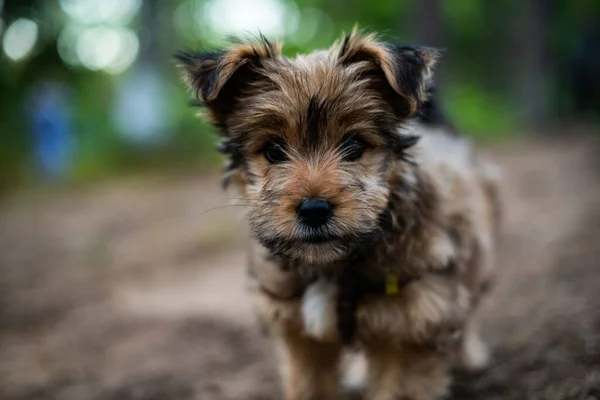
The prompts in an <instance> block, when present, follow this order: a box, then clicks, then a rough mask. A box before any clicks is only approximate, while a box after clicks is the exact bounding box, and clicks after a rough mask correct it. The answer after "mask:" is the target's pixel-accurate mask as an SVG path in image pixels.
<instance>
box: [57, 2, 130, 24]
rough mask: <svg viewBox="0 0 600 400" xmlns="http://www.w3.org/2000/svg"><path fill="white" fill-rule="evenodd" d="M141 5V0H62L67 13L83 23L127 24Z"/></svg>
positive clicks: (62, 6)
mask: <svg viewBox="0 0 600 400" xmlns="http://www.w3.org/2000/svg"><path fill="white" fill-rule="evenodd" d="M141 5H142V2H141V0H102V1H97V0H60V6H61V8H62V10H63V11H64V12H65V14H67V15H68V16H69V17H70V18H72V19H74V20H76V21H78V22H80V23H83V24H94V23H114V24H127V23H129V22H131V20H132V19H133V18H134V17H135V16H136V14H137V13H138V11H139V9H140V7H141Z"/></svg>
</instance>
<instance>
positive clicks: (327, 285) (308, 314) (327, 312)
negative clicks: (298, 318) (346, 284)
mask: <svg viewBox="0 0 600 400" xmlns="http://www.w3.org/2000/svg"><path fill="white" fill-rule="evenodd" d="M337 291H338V288H337V286H336V285H335V284H334V283H332V282H329V281H327V280H325V279H319V280H318V281H316V282H315V283H313V284H312V285H310V286H309V287H308V288H307V289H306V292H305V293H304V296H303V298H302V319H303V322H304V332H305V333H306V334H307V335H308V336H311V337H314V338H316V339H321V340H332V339H335V338H337V335H338V332H337V322H336V320H337V313H336V301H337Z"/></svg>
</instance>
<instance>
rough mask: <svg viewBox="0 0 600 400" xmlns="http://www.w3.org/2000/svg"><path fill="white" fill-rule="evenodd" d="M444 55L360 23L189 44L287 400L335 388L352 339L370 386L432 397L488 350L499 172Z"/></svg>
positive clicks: (323, 398) (321, 398) (324, 399)
mask: <svg viewBox="0 0 600 400" xmlns="http://www.w3.org/2000/svg"><path fill="white" fill-rule="evenodd" d="M439 55H440V52H439V51H437V50H435V49H431V48H423V47H413V46H404V45H391V44H386V43H382V42H380V41H379V40H378V39H377V38H376V37H375V36H374V35H372V34H366V33H361V32H358V31H356V30H354V31H353V32H352V33H351V34H349V35H347V36H345V37H344V38H343V39H342V40H340V41H339V42H337V43H334V44H333V46H332V47H331V48H330V49H328V50H326V51H318V52H315V53H312V54H309V55H300V56H297V57H296V58H293V59H291V58H287V57H284V56H282V53H281V46H280V45H279V44H276V43H271V42H269V41H268V40H266V39H265V38H263V37H259V38H257V39H256V40H254V41H252V42H250V43H237V44H234V45H233V46H232V47H231V48H229V49H228V50H224V51H219V52H211V53H199V54H191V53H180V54H179V55H178V59H179V61H180V63H181V65H182V67H183V69H184V73H185V79H186V80H187V82H188V83H189V86H190V87H191V89H192V90H193V91H194V93H195V95H196V97H197V99H198V100H199V101H201V102H202V103H203V104H204V105H205V106H206V110H207V115H208V117H209V118H210V120H211V121H212V123H213V124H214V125H215V126H216V127H217V128H218V129H219V130H220V133H221V135H222V136H223V137H224V141H223V143H222V144H221V147H220V150H221V151H222V152H223V153H225V154H227V156H228V159H229V164H228V166H227V169H226V173H225V177H224V183H225V185H229V184H233V185H234V186H235V187H237V188H238V189H239V190H240V192H241V194H242V196H243V198H244V199H245V200H244V203H245V204H246V205H248V212H247V221H248V223H249V226H250V231H251V232H252V239H253V240H252V244H251V246H250V247H251V248H250V268H249V271H250V276H251V280H252V282H253V283H254V285H253V289H254V290H253V294H254V298H255V300H256V305H257V310H258V314H259V316H260V320H261V321H262V323H263V324H264V326H265V327H267V328H268V331H269V332H270V333H271V335H272V337H273V341H274V342H275V344H276V348H277V350H278V352H279V355H280V359H281V365H280V366H281V374H282V380H283V391H284V394H285V399H287V400H309V399H312V400H329V399H339V398H340V396H341V395H340V391H341V389H340V359H341V355H342V351H343V349H344V348H348V347H352V348H354V349H360V350H361V351H362V352H364V355H365V358H366V361H367V381H366V389H365V396H366V398H367V399H371V400H393V399H411V400H428V399H433V398H436V397H438V396H440V395H443V394H444V392H445V390H446V388H447V386H448V379H449V378H448V371H449V368H450V367H451V366H452V365H453V363H455V362H456V361H462V362H463V363H464V364H466V365H468V366H472V367H480V366H483V365H484V364H485V361H486V359H487V355H486V352H485V347H484V346H483V344H482V342H481V340H480V338H479V335H478V331H477V323H476V321H475V319H474V310H475V308H476V306H477V304H478V302H479V299H480V298H481V295H482V294H483V292H484V291H485V288H486V287H487V286H488V283H489V282H490V279H491V276H492V253H493V244H494V236H495V231H496V228H497V223H498V216H499V201H498V195H497V185H496V182H495V178H494V174H492V172H493V169H492V168H491V167H490V165H489V164H487V163H485V162H484V161H483V160H481V159H480V158H479V157H477V156H476V155H475V154H474V152H473V149H472V147H471V145H470V144H469V142H468V141H466V140H465V139H464V138H461V137H459V136H458V135H457V134H456V133H455V132H454V131H453V130H452V129H451V128H450V127H449V126H448V125H447V124H446V123H445V121H444V120H443V118H442V116H441V113H440V110H439V108H438V107H437V105H436V103H435V102H434V100H435V99H433V98H432V97H431V96H432V72H433V68H434V66H435V64H436V61H437V60H438V57H439Z"/></svg>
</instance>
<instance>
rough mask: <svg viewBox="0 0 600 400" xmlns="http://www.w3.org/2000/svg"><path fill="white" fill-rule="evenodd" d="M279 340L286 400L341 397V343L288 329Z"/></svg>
mask: <svg viewBox="0 0 600 400" xmlns="http://www.w3.org/2000/svg"><path fill="white" fill-rule="evenodd" d="M277 340H279V343H278V344H279V345H280V349H279V350H280V357H281V361H280V362H281V373H282V377H283V385H284V387H283V389H284V393H285V400H338V399H339V398H340V353H341V346H340V344H338V343H336V342H322V341H317V340H314V339H312V338H310V337H308V336H305V335H303V334H302V333H301V332H293V333H292V332H287V333H285V334H283V335H281V336H279V337H278V338H277Z"/></svg>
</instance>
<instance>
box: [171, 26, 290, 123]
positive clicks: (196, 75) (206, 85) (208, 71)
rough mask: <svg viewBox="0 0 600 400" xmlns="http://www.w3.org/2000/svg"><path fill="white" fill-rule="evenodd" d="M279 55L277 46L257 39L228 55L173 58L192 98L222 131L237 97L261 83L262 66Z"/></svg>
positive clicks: (217, 54) (233, 49)
mask: <svg viewBox="0 0 600 400" xmlns="http://www.w3.org/2000/svg"><path fill="white" fill-rule="evenodd" d="M280 55H281V46H280V45H279V44H278V43H271V42H269V41H268V40H267V39H266V38H264V37H263V36H260V37H259V39H258V40H256V41H255V42H254V43H247V44H246V43H238V44H235V45H234V46H233V47H232V48H231V49H230V50H228V51H217V52H208V53H189V52H180V53H178V54H176V55H175V58H176V59H177V60H178V61H179V64H180V65H181V67H182V68H183V70H184V79H185V81H186V82H187V84H188V85H189V86H190V88H191V89H192V90H193V92H194V95H195V96H196V98H197V99H198V100H200V102H201V103H203V104H204V105H206V106H207V108H208V110H209V115H210V117H211V118H212V122H213V123H214V124H215V125H217V126H218V127H220V128H223V129H222V130H224V131H226V127H227V118H228V117H229V116H230V115H231V112H232V111H233V110H234V109H235V107H236V105H237V103H238V100H239V98H240V96H241V95H243V94H244V93H245V91H246V90H247V89H248V88H249V87H250V85H251V84H253V83H256V82H257V81H259V80H260V79H262V77H263V74H261V73H260V69H261V68H262V62H263V61H264V59H267V58H275V57H278V56H280Z"/></svg>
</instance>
